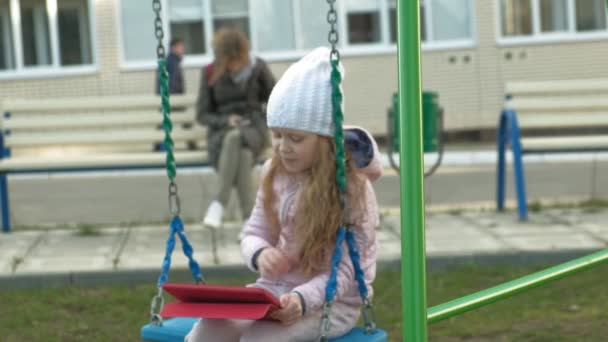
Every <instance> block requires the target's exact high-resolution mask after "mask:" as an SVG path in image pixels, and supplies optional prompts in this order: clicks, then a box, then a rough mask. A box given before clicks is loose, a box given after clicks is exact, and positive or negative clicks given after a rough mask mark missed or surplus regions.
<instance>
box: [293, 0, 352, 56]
mask: <svg viewBox="0 0 608 342" xmlns="http://www.w3.org/2000/svg"><path fill="white" fill-rule="evenodd" d="M296 2H297V4H298V13H299V16H298V22H299V28H298V29H299V30H298V31H297V32H298V35H297V37H298V46H297V47H298V48H299V49H310V48H314V47H317V46H321V45H326V44H328V43H327V32H328V30H329V26H328V24H327V17H326V16H327V7H326V6H327V4H326V3H323V5H324V6H319V3H317V2H315V1H310V0H299V1H296ZM340 37H342V36H340Z"/></svg>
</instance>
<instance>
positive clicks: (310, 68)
mask: <svg viewBox="0 0 608 342" xmlns="http://www.w3.org/2000/svg"><path fill="white" fill-rule="evenodd" d="M329 54H330V50H329V49H328V48H324V47H320V48H316V49H315V50H313V51H312V52H310V53H309V54H308V55H306V56H304V57H303V58H302V59H300V60H299V61H298V62H296V63H294V64H292V65H291V66H290V67H289V68H288V69H287V71H285V73H284V74H283V76H282V77H281V79H280V80H279V82H277V84H276V85H275V86H274V88H273V89H272V93H271V94H270V98H269V99H268V107H267V120H268V127H270V128H289V129H295V130H300V131H306V132H311V133H316V134H319V135H324V136H328V137H333V135H334V125H333V120H332V104H331V95H332V93H331V81H330V78H331V64H330V62H329ZM339 70H340V73H341V74H342V77H344V68H343V66H342V64H341V63H340V66H339Z"/></svg>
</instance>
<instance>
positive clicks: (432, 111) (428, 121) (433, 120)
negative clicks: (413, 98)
mask: <svg viewBox="0 0 608 342" xmlns="http://www.w3.org/2000/svg"><path fill="white" fill-rule="evenodd" d="M439 113H440V107H439V95H438V94H437V93H436V92H433V91H424V92H422V136H423V150H424V152H425V153H427V152H437V149H438V147H439V134H441V132H439V125H438V120H439ZM389 116H392V118H389V121H390V123H391V124H392V127H389V130H390V131H389V136H390V138H391V140H392V141H391V143H392V145H393V151H395V152H399V136H400V135H399V134H400V133H399V127H400V126H399V96H398V94H397V93H395V94H393V106H392V108H391V110H389Z"/></svg>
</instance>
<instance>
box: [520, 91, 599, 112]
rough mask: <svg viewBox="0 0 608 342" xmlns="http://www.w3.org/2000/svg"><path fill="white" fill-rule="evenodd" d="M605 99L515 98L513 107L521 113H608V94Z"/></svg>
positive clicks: (561, 97)
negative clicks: (603, 111)
mask: <svg viewBox="0 0 608 342" xmlns="http://www.w3.org/2000/svg"><path fill="white" fill-rule="evenodd" d="M606 95H607V96H605V97H603V96H602V97H599V96H598V97H564V96H560V97H550V96H547V97H545V96H543V97H534V98H526V97H519V98H514V99H513V101H512V103H511V106H512V107H513V108H515V110H517V111H518V115H519V113H520V112H521V113H523V112H524V111H537V112H538V111H544V112H560V111H566V112H567V111H602V110H605V111H606V112H608V94H606Z"/></svg>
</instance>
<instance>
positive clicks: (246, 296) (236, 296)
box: [161, 283, 280, 320]
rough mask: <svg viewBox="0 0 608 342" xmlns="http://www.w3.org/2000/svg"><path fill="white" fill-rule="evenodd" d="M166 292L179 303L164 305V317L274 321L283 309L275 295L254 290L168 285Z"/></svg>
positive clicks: (249, 288)
mask: <svg viewBox="0 0 608 342" xmlns="http://www.w3.org/2000/svg"><path fill="white" fill-rule="evenodd" d="M163 289H164V290H165V291H167V292H168V293H170V294H171V295H172V296H173V297H174V298H175V299H177V300H178V302H170V303H167V304H166V305H165V307H164V308H163V310H162V312H161V315H162V316H163V317H200V318H211V319H251V320H258V319H271V318H270V317H269V315H270V313H272V312H273V311H274V310H276V309H278V308H279V307H280V303H279V300H278V299H277V298H275V297H274V296H273V295H272V294H270V293H269V292H268V291H266V290H264V289H260V288H254V287H238V286H216V285H192V284H176V283H165V284H164V285H163Z"/></svg>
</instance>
